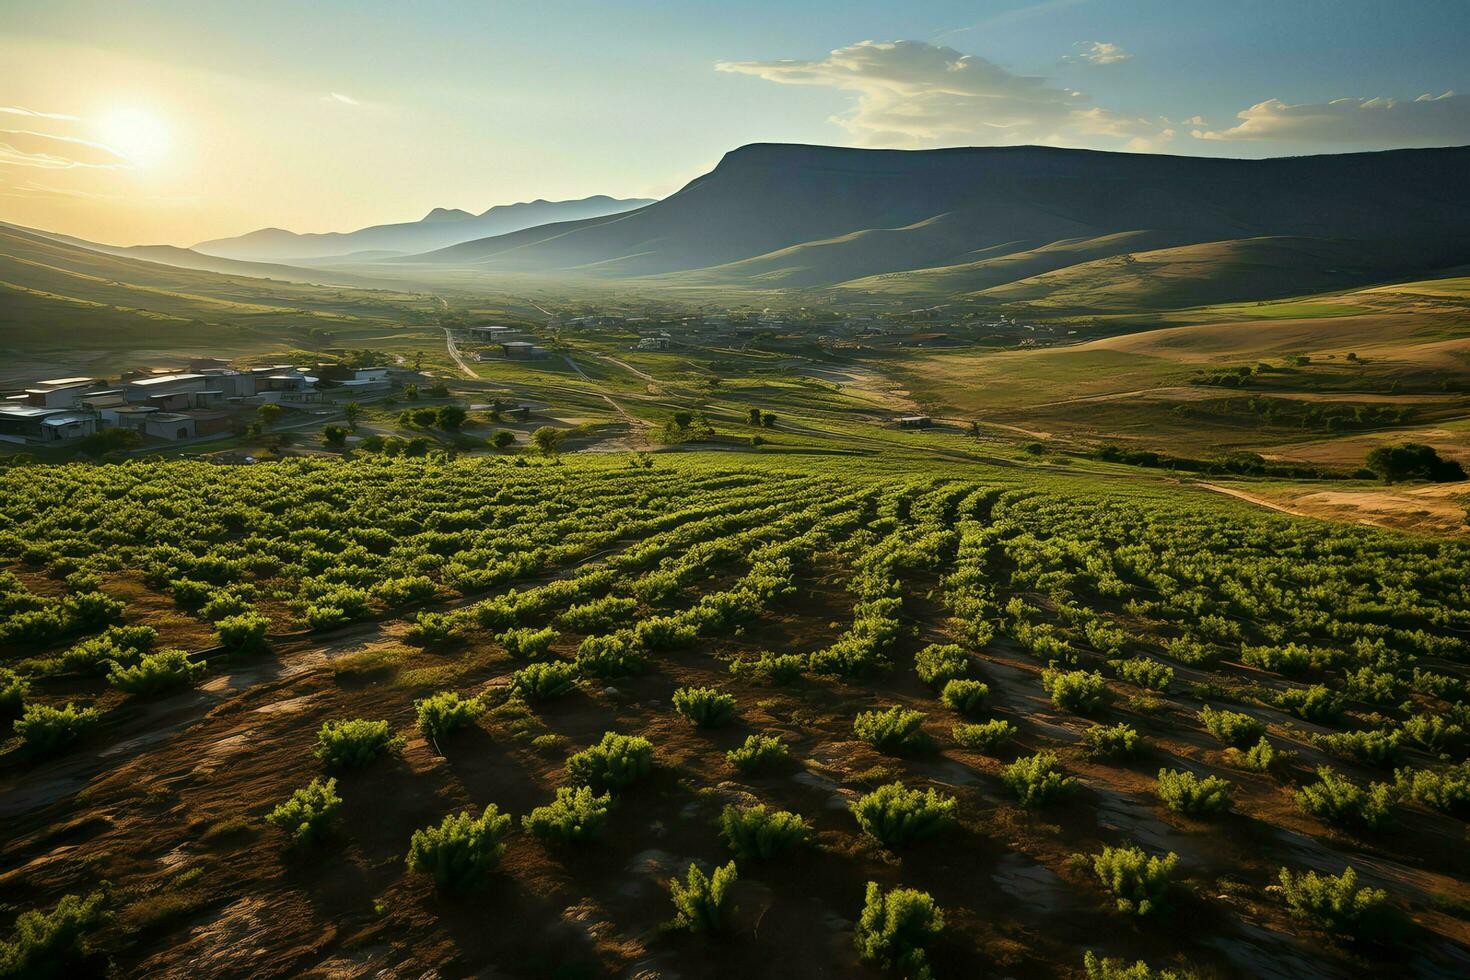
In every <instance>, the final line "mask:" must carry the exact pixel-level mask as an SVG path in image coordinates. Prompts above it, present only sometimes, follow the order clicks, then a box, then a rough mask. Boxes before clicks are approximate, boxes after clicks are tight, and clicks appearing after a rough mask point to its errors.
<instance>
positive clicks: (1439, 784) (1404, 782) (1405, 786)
mask: <svg viewBox="0 0 1470 980" xmlns="http://www.w3.org/2000/svg"><path fill="white" fill-rule="evenodd" d="M1393 781H1394V788H1395V789H1397V790H1398V792H1399V793H1402V794H1403V795H1404V796H1407V797H1408V798H1409V799H1411V800H1414V801H1416V802H1418V803H1422V804H1424V805H1425V806H1428V807H1433V808H1434V809H1436V810H1439V811H1440V812H1441V813H1454V814H1463V813H1466V812H1470V762H1462V763H1460V764H1459V765H1458V766H1451V767H1450V768H1448V769H1444V770H1441V771H1439V772H1435V771H1433V770H1430V769H1396V770H1394V774H1393Z"/></svg>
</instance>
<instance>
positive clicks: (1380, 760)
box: [1312, 731, 1403, 766]
mask: <svg viewBox="0 0 1470 980" xmlns="http://www.w3.org/2000/svg"><path fill="white" fill-rule="evenodd" d="M1402 738H1403V736H1402V735H1400V734H1399V733H1398V732H1383V731H1361V732H1333V733H1330V734H1327V735H1313V736H1312V744H1313V745H1315V746H1317V747H1318V748H1321V749H1325V750H1326V751H1328V752H1331V753H1332V754H1333V755H1338V756H1342V757H1343V758H1345V759H1356V760H1357V761H1358V762H1366V763H1370V764H1372V765H1378V766H1389V765H1393V763H1394V762H1396V761H1398V757H1399V742H1400V741H1401V740H1402Z"/></svg>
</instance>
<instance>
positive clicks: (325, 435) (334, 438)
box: [322, 425, 347, 449]
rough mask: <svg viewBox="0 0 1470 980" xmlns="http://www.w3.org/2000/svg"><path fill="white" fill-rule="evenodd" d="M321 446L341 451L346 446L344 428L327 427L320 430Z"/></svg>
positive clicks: (338, 426)
mask: <svg viewBox="0 0 1470 980" xmlns="http://www.w3.org/2000/svg"><path fill="white" fill-rule="evenodd" d="M322 444H323V445H325V446H327V447H329V448H331V449H341V448H342V447H343V446H345V445H347V428H346V426H341V425H329V426H327V427H326V428H324V429H322Z"/></svg>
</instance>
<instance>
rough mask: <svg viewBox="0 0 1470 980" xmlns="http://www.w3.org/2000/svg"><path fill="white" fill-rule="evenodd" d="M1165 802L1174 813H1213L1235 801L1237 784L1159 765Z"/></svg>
mask: <svg viewBox="0 0 1470 980" xmlns="http://www.w3.org/2000/svg"><path fill="white" fill-rule="evenodd" d="M1156 792H1157V793H1158V795H1159V799H1160V800H1161V801H1162V802H1163V804H1164V806H1166V807H1168V808H1169V809H1170V810H1173V811H1174V812H1175V813H1187V814H1189V815H1190V816H1192V817H1213V816H1216V815H1217V814H1221V813H1224V812H1226V811H1227V810H1229V809H1230V807H1231V806H1232V805H1233V804H1234V799H1233V797H1232V794H1233V793H1234V792H1235V787H1234V786H1233V785H1231V783H1230V781H1229V780H1228V779H1221V778H1220V777H1219V776H1206V777H1205V778H1204V779H1200V778H1199V777H1198V776H1196V775H1195V774H1194V773H1192V772H1189V771H1187V770H1183V769H1160V770H1159V782H1158V786H1157V789H1156Z"/></svg>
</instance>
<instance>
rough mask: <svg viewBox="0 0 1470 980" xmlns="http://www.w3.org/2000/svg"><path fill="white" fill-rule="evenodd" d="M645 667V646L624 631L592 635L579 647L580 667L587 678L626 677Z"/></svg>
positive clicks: (578, 668) (578, 661) (578, 664)
mask: <svg viewBox="0 0 1470 980" xmlns="http://www.w3.org/2000/svg"><path fill="white" fill-rule="evenodd" d="M644 666H645V661H644V657H643V650H642V648H641V647H639V646H638V645H637V644H636V643H635V642H634V641H633V638H632V637H631V636H629V635H626V634H624V633H609V634H607V635H606V636H589V637H587V638H586V639H585V640H583V641H582V642H581V644H580V645H578V647H577V670H578V671H579V672H580V673H582V674H584V675H585V676H588V677H624V676H626V675H628V674H636V673H638V672H639V671H641V670H642V669H643V668H644Z"/></svg>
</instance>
